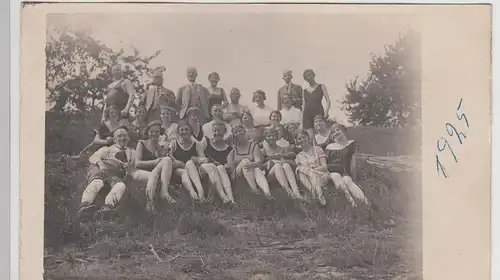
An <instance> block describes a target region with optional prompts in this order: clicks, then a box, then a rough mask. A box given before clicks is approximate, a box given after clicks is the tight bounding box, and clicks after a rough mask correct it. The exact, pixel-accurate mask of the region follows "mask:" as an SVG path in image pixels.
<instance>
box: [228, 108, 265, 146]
mask: <svg viewBox="0 0 500 280" xmlns="http://www.w3.org/2000/svg"><path fill="white" fill-rule="evenodd" d="M239 125H240V126H241V127H243V129H245V136H246V137H247V138H248V140H249V141H250V142H254V143H258V144H260V143H261V142H262V140H263V137H262V135H263V134H262V133H263V130H262V129H260V128H257V127H255V125H254V123H253V116H252V113H250V111H249V110H244V111H243V113H242V114H241V124H239ZM234 127H236V126H234ZM234 127H233V128H234ZM233 128H232V129H233ZM232 129H231V130H232ZM234 141H235V140H234V134H230V135H229V137H228V138H227V142H228V143H230V144H231V145H234Z"/></svg>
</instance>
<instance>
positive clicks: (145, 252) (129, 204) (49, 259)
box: [44, 120, 421, 280]
mask: <svg viewBox="0 0 500 280" xmlns="http://www.w3.org/2000/svg"><path fill="white" fill-rule="evenodd" d="M72 122H73V124H72V128H71V129H72V132H71V133H65V135H66V136H64V137H63V136H59V137H56V136H57V131H64V126H65V124H64V123H63V122H59V123H58V124H56V123H55V122H52V121H49V124H50V125H49V126H48V128H47V131H48V132H50V134H47V137H48V138H50V137H52V139H54V140H52V141H48V142H50V143H47V145H46V146H47V151H48V152H50V153H48V154H47V157H46V160H45V164H46V165H45V166H46V176H45V187H46V188H45V264H44V265H45V278H46V279H176V280H180V279H222V280H224V279H227V280H229V279H235V280H240V279H301V280H302V279H315V280H316V279H394V278H395V277H397V276H400V275H403V276H405V277H406V278H401V279H421V269H420V267H421V260H420V259H421V236H420V231H421V223H420V205H421V194H420V184H421V182H420V174H417V173H415V172H411V171H405V172H398V173H393V172H390V171H388V170H384V169H380V168H378V167H375V166H372V165H368V164H366V163H365V162H362V161H360V162H359V164H358V168H359V170H360V173H361V174H360V181H359V185H360V186H361V187H362V189H363V190H364V191H365V193H366V195H367V196H368V198H369V199H370V200H372V201H373V202H374V203H375V204H376V205H377V206H378V208H379V210H378V211H376V212H372V211H370V210H369V209H365V208H363V207H360V208H359V209H352V208H350V207H348V205H347V203H346V201H345V198H344V197H343V196H342V195H339V194H338V193H337V192H336V191H335V190H334V189H333V188H331V189H329V190H328V191H327V194H326V196H327V201H328V205H327V206H326V207H324V208H322V207H319V206H318V205H317V204H315V203H310V204H300V203H297V202H294V201H291V200H290V199H288V198H287V197H286V196H285V194H284V192H283V191H282V190H281V189H279V188H277V187H273V188H272V190H271V191H272V193H273V194H274V195H275V196H276V197H277V199H276V201H273V202H269V201H266V200H264V199H262V198H261V197H258V196H255V195H253V194H251V193H249V192H248V191H247V188H245V186H244V185H242V184H236V185H235V186H233V188H234V189H235V190H234V192H235V198H236V201H237V205H235V206H233V207H232V208H228V207H223V206H221V205H220V204H218V203H215V204H214V205H200V204H195V203H192V202H191V201H190V200H189V199H188V196H187V194H186V193H185V192H184V190H183V189H178V190H175V193H174V196H175V198H176V200H177V201H178V203H177V205H163V206H161V207H162V208H161V214H159V215H157V216H150V215H148V214H147V213H146V212H145V196H144V189H142V188H139V187H133V186H132V187H129V188H128V189H127V193H126V197H125V199H124V201H123V203H122V204H121V207H120V208H119V213H120V218H119V219H118V220H117V221H116V222H115V223H111V224H110V223H97V224H94V225H86V226H84V225H80V224H77V223H75V222H74V220H75V213H76V210H77V207H78V204H79V200H80V196H81V193H82V191H83V188H84V187H85V184H84V180H83V176H84V173H83V171H84V167H85V163H84V162H83V163H75V162H64V161H62V160H61V157H60V155H61V154H60V152H66V153H67V152H70V151H71V147H78V148H81V147H83V146H85V145H86V144H87V143H88V141H90V139H91V137H92V134H91V132H90V129H89V127H91V125H92V123H93V120H91V121H86V122H83V121H82V120H73V121H72ZM54 135H56V136H54ZM349 136H351V137H352V138H353V139H355V140H356V141H357V142H358V143H359V144H360V152H362V153H370V154H378V155H389V154H395V155H398V154H408V153H411V152H412V149H410V146H411V145H409V144H408V143H410V141H411V139H415V137H412V136H411V135H409V132H408V131H405V130H403V129H394V130H392V129H380V128H366V127H356V128H352V129H350V130H349ZM57 141H59V142H57ZM68 143H70V144H68ZM74 152H76V151H74ZM100 199H101V202H102V198H100ZM388 218H392V219H394V220H395V221H396V226H395V227H385V226H384V224H383V221H385V220H387V219H388ZM151 248H153V250H154V252H155V253H156V254H157V255H158V257H159V258H160V259H158V258H157V257H156V256H155V254H154V253H153V250H151Z"/></svg>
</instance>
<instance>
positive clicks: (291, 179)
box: [282, 163, 304, 199]
mask: <svg viewBox="0 0 500 280" xmlns="http://www.w3.org/2000/svg"><path fill="white" fill-rule="evenodd" d="M282 166H283V171H284V173H285V178H286V179H288V183H289V184H290V188H291V189H292V193H293V194H294V196H295V197H296V198H298V199H304V198H303V197H302V195H300V192H299V186H298V185H297V179H295V174H294V172H293V170H292V167H291V166H290V164H288V163H283V165H282Z"/></svg>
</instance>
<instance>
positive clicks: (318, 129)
mask: <svg viewBox="0 0 500 280" xmlns="http://www.w3.org/2000/svg"><path fill="white" fill-rule="evenodd" d="M314 131H315V135H314V141H315V144H316V145H318V146H320V147H321V149H323V150H324V149H325V148H326V146H327V145H328V144H330V143H332V142H333V141H334V140H333V138H332V134H331V130H330V129H329V128H328V127H327V125H326V119H325V117H324V116H321V115H317V116H315V117H314Z"/></svg>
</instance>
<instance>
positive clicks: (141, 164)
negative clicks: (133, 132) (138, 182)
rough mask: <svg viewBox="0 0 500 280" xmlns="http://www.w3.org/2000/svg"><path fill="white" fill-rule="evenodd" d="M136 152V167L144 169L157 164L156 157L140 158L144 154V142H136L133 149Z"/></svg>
mask: <svg viewBox="0 0 500 280" xmlns="http://www.w3.org/2000/svg"><path fill="white" fill-rule="evenodd" d="M135 151H136V154H137V161H136V167H137V168H139V169H146V168H150V167H155V166H156V165H157V164H158V159H154V160H142V158H143V156H144V144H143V142H142V141H139V142H138V143H137V147H136V149H135Z"/></svg>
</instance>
